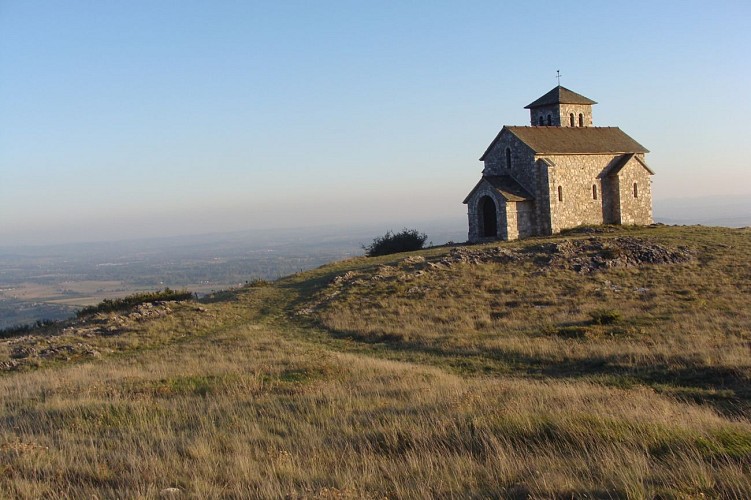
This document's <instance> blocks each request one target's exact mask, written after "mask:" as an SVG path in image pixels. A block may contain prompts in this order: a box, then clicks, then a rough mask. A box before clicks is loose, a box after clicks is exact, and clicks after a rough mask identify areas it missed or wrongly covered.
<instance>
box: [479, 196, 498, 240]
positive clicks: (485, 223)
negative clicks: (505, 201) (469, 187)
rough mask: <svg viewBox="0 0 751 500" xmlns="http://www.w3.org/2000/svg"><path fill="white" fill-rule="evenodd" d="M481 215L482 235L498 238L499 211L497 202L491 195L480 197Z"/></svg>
mask: <svg viewBox="0 0 751 500" xmlns="http://www.w3.org/2000/svg"><path fill="white" fill-rule="evenodd" d="M479 212H480V217H482V220H481V222H482V226H481V227H482V237H483V238H490V237H492V238H496V237H497V236H498V213H497V212H496V209H495V202H494V201H493V199H492V198H491V197H490V196H483V197H482V198H480V210H479Z"/></svg>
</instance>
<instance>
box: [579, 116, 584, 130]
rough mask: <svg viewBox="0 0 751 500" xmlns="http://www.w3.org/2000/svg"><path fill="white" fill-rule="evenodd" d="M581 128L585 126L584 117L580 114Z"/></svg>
mask: <svg viewBox="0 0 751 500" xmlns="http://www.w3.org/2000/svg"><path fill="white" fill-rule="evenodd" d="M579 126H580V127H583V126H584V115H583V114H581V113H579Z"/></svg>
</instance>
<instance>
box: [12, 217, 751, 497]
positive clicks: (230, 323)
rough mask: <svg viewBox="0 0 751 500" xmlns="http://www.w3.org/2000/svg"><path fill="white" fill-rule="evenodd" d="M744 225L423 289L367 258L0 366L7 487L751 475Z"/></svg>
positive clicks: (612, 493) (120, 488) (702, 482)
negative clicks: (661, 249)
mask: <svg viewBox="0 0 751 500" xmlns="http://www.w3.org/2000/svg"><path fill="white" fill-rule="evenodd" d="M706 231H707V233H706V236H702V234H703V233H701V232H699V234H698V235H692V237H693V238H695V239H696V241H695V242H694V244H695V245H696V246H697V248H699V247H701V246H702V245H706V246H707V248H706V249H707V251H708V252H709V251H710V250H712V249H716V248H721V247H718V246H716V245H720V244H729V243H728V242H729V241H730V239H731V238H730V237H728V238H724V237H723V238H722V241H721V242H717V241H714V240H713V238H712V237H711V236H712V232H711V231H709V230H706ZM687 234H691V233H690V232H687ZM721 236H722V235H721V234H720V235H719V236H718V234H714V238H715V239H719V238H720V237H721ZM656 237H662V238H664V239H665V240H666V241H669V240H670V239H671V238H673V237H674V236H673V235H671V234H670V233H669V232H667V231H665V233H659V232H658V233H657V234H656ZM702 238H704V239H702ZM744 238H746V239H747V238H748V236H747V235H746V236H744V237H743V238H739V241H735V240H733V241H734V243H733V244H738V245H739V246H738V247H735V248H734V252H737V253H736V258H735V259H734V258H733V257H731V256H730V255H728V256H727V257H723V256H715V258H714V259H713V260H711V261H709V260H708V261H707V262H704V263H695V264H689V265H686V266H685V267H677V268H673V269H672V270H671V269H669V268H667V267H665V268H659V269H658V268H653V269H652V270H651V271H650V270H646V269H645V270H642V269H627V270H621V271H613V272H611V273H610V274H608V275H607V276H604V275H597V276H592V277H589V278H584V279H582V278H581V277H579V278H578V280H577V279H575V278H576V277H575V276H568V275H567V274H566V273H555V274H553V275H552V276H548V277H545V276H543V275H539V276H537V275H535V274H534V270H532V269H508V268H505V269H503V268H493V267H492V265H491V266H485V265H483V266H465V265H457V266H452V267H450V268H447V269H442V270H440V271H439V272H436V273H432V272H431V273H428V274H423V275H420V276H415V277H414V281H415V282H417V283H419V287H420V288H421V290H422V291H421V292H418V295H419V294H423V295H422V296H419V297H417V298H414V295H415V293H416V292H414V291H413V292H410V289H411V288H412V287H413V286H415V283H412V282H410V283H404V284H402V285H399V284H398V283H397V282H396V281H392V280H390V279H383V278H379V279H376V280H370V279H368V278H367V276H368V275H375V274H382V275H385V274H388V273H386V272H385V271H384V270H383V269H381V270H380V271H379V270H378V266H381V265H383V264H389V265H392V266H393V267H398V266H400V265H402V264H400V262H399V258H398V257H392V259H395V260H390V261H389V260H385V259H384V260H376V261H375V262H374V263H373V262H372V261H371V262H366V261H365V260H364V259H359V260H355V261H352V262H348V263H339V264H336V265H333V266H328V267H325V268H322V269H319V270H316V271H314V272H311V273H306V274H301V275H297V276H295V277H292V278H289V279H287V280H282V281H280V282H278V283H276V284H274V285H271V286H266V287H252V288H250V287H249V288H247V289H245V290H242V291H240V292H233V293H228V294H224V295H222V296H221V297H215V298H213V299H212V300H211V301H210V302H211V303H206V304H203V307H205V308H206V309H207V311H205V312H202V313H200V314H199V313H197V312H195V313H193V314H190V311H189V309H188V308H187V306H186V308H184V309H181V310H179V311H177V312H176V313H175V314H172V315H169V316H164V317H158V318H153V319H150V320H149V321H147V322H144V323H142V324H141V325H140V326H139V328H138V329H135V330H133V331H131V332H129V333H125V334H123V335H124V336H125V337H126V338H124V339H122V342H124V343H125V344H124V347H123V349H121V350H119V351H115V352H116V353H117V355H110V354H105V355H103V356H102V357H100V358H99V359H95V360H88V361H80V360H79V361H75V360H71V361H70V362H67V363H58V364H54V365H51V366H49V367H46V368H41V369H38V370H33V371H25V372H16V373H5V374H4V375H3V376H2V377H0V418H2V422H3V425H2V426H0V497H18V498H45V497H47V498H52V497H54V498H87V497H89V498H90V497H97V498H110V497H116V498H123V497H124V498H154V497H158V496H159V495H160V494H162V492H165V490H166V489H167V488H178V489H179V490H180V492H182V493H183V494H184V495H186V496H188V497H194V498H247V497H263V498H276V497H285V496H289V497H293V498H299V497H310V498H382V497H395V498H425V497H506V498H530V497H531V498H656V497H660V498H702V497H710V498H713V497H714V498H717V497H719V498H739V499H740V498H751V479H749V478H750V477H751V421H749V419H748V413H747V412H745V408H747V406H745V405H747V402H748V394H747V393H744V392H743V387H744V386H743V384H744V383H745V384H746V388H747V387H748V384H747V383H746V382H747V380H748V379H747V378H744V377H748V356H747V354H748V351H747V350H746V351H744V350H743V347H744V342H745V348H746V349H747V348H748V342H749V337H748V335H749V328H748V327H749V317H748V314H749V313H748V312H747V311H745V310H740V309H738V306H739V305H740V304H741V303H742V302H743V300H744V299H745V298H746V297H747V294H748V293H749V289H748V286H747V285H743V284H742V283H740V281H741V280H742V279H743V277H744V276H746V277H748V276H749V274H748V271H749V270H748V263H747V262H745V263H744V262H742V261H739V260H738V259H740V257H742V256H744V255H747V254H745V253H744V252H745V251H746V250H744V248H747V247H744V246H743V245H746V243H744V242H745V241H746V240H745V239H744ZM713 241H714V242H713ZM713 245H715V246H713ZM431 252H434V253H431ZM439 253H440V251H437V250H431V251H429V252H426V254H425V255H427V256H428V257H430V256H431V255H439ZM410 265H412V264H410ZM346 271H352V272H355V273H359V274H360V275H361V276H360V279H362V283H361V284H360V285H354V286H352V287H351V288H349V289H347V290H344V289H342V288H337V287H338V285H335V284H331V285H329V281H330V279H331V278H332V277H333V276H334V275H337V274H341V273H343V272H346ZM530 271H531V272H530ZM410 281H412V279H411V280H410ZM606 281H609V282H610V284H611V285H606V284H605V282H606ZM543 285H547V286H543ZM637 285H638V286H639V287H643V288H649V291H650V293H644V292H637V291H633V295H631V293H630V292H629V293H628V294H626V293H624V290H631V288H630V287H634V288H636V287H637ZM614 286H617V287H618V288H620V289H621V291H620V292H616V291H615V289H614V288H613V287H614ZM360 287H367V288H368V290H369V291H368V292H367V293H366V292H365V291H363V290H361V288H360ZM431 287H432V288H431ZM698 290H699V291H698ZM704 290H711V291H712V294H708V293H705V292H704ZM733 290H734V292H733V293H731V291H733ZM332 291H338V292H339V293H338V294H335V295H334V296H333V297H332V296H331V292H332ZM315 293H319V295H317V296H316V295H315ZM311 294H313V295H311ZM598 294H599V295H598ZM619 294H620V295H619ZM734 294H737V295H739V297H735V296H734ZM322 296H326V297H329V298H328V299H326V300H325V301H323V302H319V301H320V299H321V297H322ZM511 301H516V302H515V303H514V305H511V304H509V302H511ZM701 301H705V302H704V303H705V304H706V305H704V306H701V305H700V303H701ZM528 302H530V303H528ZM531 302H534V303H531ZM684 302H686V304H684ZM310 303H317V304H318V305H317V306H315V307H314V308H313V309H314V310H315V313H314V314H315V315H317V316H316V317H317V318H318V319H319V321H320V322H321V323H322V324H323V326H324V328H318V327H311V326H310V325H309V324H308V321H309V320H308V319H306V318H307V316H303V317H302V318H300V317H292V316H290V314H289V313H292V312H294V311H298V310H300V309H301V308H304V307H309V304H310ZM355 308H357V310H359V311H360V313H361V314H359V315H358V314H354V313H350V311H352V310H354V309H355ZM608 309H616V310H618V311H619V312H620V313H621V315H622V317H621V318H620V319H619V320H618V321H615V322H613V323H610V324H601V323H602V322H599V323H598V322H596V321H594V319H593V317H592V315H591V313H593V312H595V311H598V310H608ZM488 311H489V312H488ZM358 316H360V317H359V318H358ZM191 318H193V320H191ZM209 319H210V321H209ZM575 328H580V329H582V330H583V333H581V334H576V335H575V334H574V333H573V329H575ZM565 329H569V330H570V331H569V330H565ZM564 330H565V331H564ZM387 334H388V335H391V337H389V336H388V335H387ZM150 338H151V339H159V338H161V340H158V341H157V340H151V341H149V340H148V339H150ZM93 341H94V340H92V342H93ZM110 341H114V340H112V339H107V340H104V339H103V340H101V342H110ZM128 346H129V347H128ZM388 358H391V359H388ZM0 361H2V352H1V351H0ZM723 380H724V381H725V385H724V386H723V385H722V383H721V381H723ZM165 494H166V492H165Z"/></svg>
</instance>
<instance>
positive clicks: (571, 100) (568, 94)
mask: <svg viewBox="0 0 751 500" xmlns="http://www.w3.org/2000/svg"><path fill="white" fill-rule="evenodd" d="M552 104H597V103H596V102H595V101H593V100H592V99H590V98H588V97H584V96H583V95H581V94H577V93H576V92H573V91H571V90H569V89H567V88H566V87H561V86H560V85H558V86H557V87H556V88H554V89H553V90H551V91H550V92H548V93H547V94H545V95H544V96H542V97H540V98H539V99H537V100H536V101H534V102H532V103H530V104H527V105H526V106H524V109H532V108H539V107H540V106H550V105H552Z"/></svg>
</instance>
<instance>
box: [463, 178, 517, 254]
mask: <svg viewBox="0 0 751 500" xmlns="http://www.w3.org/2000/svg"><path fill="white" fill-rule="evenodd" d="M484 196H489V197H490V198H491V199H492V200H493V201H494V202H495V206H496V216H497V228H498V231H497V234H496V238H500V239H507V235H506V232H505V217H504V218H502V216H503V215H504V214H503V212H504V211H505V203H504V202H505V200H504V199H503V198H502V197H501V195H499V194H498V192H497V191H496V190H495V189H493V187H492V186H490V185H489V184H487V183H485V184H481V185H480V187H478V188H477V190H476V191H475V192H474V193H473V194H472V196H471V197H470V198H469V199H468V200H467V221H468V222H469V232H468V234H467V239H468V240H469V241H470V242H473V243H474V242H478V241H483V240H485V239H493V238H485V237H483V233H484V229H485V228H484V227H483V218H482V212H481V210H480V200H481V199H482V198H483V197H484Z"/></svg>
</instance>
